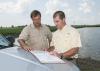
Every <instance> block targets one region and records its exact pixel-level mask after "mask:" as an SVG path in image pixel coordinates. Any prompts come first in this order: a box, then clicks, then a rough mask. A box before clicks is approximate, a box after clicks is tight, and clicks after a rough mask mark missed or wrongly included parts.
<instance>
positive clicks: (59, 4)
mask: <svg viewBox="0 0 100 71" xmlns="http://www.w3.org/2000/svg"><path fill="white" fill-rule="evenodd" d="M57 10H62V11H64V12H65V14H66V15H67V17H69V16H70V15H71V14H70V13H71V11H72V9H71V8H70V7H69V4H68V2H67V1H66V0H48V2H47V3H46V4H45V12H46V14H53V13H54V12H55V11H57Z"/></svg>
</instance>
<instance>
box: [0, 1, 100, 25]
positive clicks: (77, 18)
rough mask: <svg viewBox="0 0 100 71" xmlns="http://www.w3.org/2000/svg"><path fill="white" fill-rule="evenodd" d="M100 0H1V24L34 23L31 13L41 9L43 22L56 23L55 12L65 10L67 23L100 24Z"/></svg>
mask: <svg viewBox="0 0 100 71" xmlns="http://www.w3.org/2000/svg"><path fill="white" fill-rule="evenodd" d="M99 3H100V0H0V26H4V27H8V26H12V25H14V26H21V25H29V24H31V23H32V21H31V18H30V13H31V12H32V11H33V10H39V11H40V12H41V14H42V17H41V18H42V24H48V25H54V23H53V18H52V16H53V13H54V12H55V11H58V10H60V11H64V12H65V15H66V22H67V24H70V25H71V24H73V25H74V24H75V25H76V24H77V25H84V24H88V25H93V24H100V4H99Z"/></svg>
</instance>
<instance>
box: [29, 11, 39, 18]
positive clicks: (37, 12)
mask: <svg viewBox="0 0 100 71" xmlns="http://www.w3.org/2000/svg"><path fill="white" fill-rule="evenodd" d="M38 15H39V16H40V17H41V13H40V12H39V11H38V10H33V11H32V12H31V15H30V16H31V18H32V17H36V16H38Z"/></svg>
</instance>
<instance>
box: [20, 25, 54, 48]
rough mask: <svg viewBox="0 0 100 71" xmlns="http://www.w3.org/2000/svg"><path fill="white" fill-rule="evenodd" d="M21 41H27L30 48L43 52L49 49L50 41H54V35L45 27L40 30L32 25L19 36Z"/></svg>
mask: <svg viewBox="0 0 100 71" xmlns="http://www.w3.org/2000/svg"><path fill="white" fill-rule="evenodd" d="M19 39H23V40H25V43H26V44H27V45H28V46H30V47H32V48H34V49H36V50H42V49H44V48H48V47H49V41H50V40H51V39H52V33H51V32H50V30H49V28H48V27H47V26H45V25H42V26H41V27H40V29H39V30H38V29H36V28H35V27H34V25H33V24H31V25H29V26H26V27H25V28H24V29H23V30H22V32H21V34H20V35H19Z"/></svg>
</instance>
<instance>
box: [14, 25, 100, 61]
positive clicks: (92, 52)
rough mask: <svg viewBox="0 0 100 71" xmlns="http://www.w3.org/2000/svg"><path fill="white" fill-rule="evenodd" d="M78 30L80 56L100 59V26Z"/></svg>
mask: <svg viewBox="0 0 100 71" xmlns="http://www.w3.org/2000/svg"><path fill="white" fill-rule="evenodd" d="M78 30H79V32H80V35H81V41H82V48H80V51H79V57H81V58H86V57H90V58H92V59H95V60H100V27H92V28H81V29H78ZM15 43H16V44H17V45H19V44H18V42H16V41H15Z"/></svg>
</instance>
